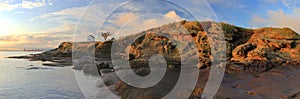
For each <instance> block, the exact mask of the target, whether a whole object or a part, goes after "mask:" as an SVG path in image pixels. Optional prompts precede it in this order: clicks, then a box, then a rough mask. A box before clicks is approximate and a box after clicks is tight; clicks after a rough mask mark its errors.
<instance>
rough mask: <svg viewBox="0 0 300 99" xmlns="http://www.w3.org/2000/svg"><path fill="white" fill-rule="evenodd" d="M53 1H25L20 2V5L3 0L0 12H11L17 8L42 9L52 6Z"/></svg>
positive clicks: (0, 3) (12, 0)
mask: <svg viewBox="0 0 300 99" xmlns="http://www.w3.org/2000/svg"><path fill="white" fill-rule="evenodd" d="M53 2H54V0H40V1H39V0H36V1H25V0H22V1H21V2H20V3H16V1H14V0H3V1H1V2H0V12H2V11H13V10H15V9H18V8H23V9H34V8H38V7H43V6H46V5H52V3H53Z"/></svg>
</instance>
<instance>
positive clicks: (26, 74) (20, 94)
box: [0, 51, 97, 99]
mask: <svg viewBox="0 0 300 99" xmlns="http://www.w3.org/2000/svg"><path fill="white" fill-rule="evenodd" d="M34 53H39V52H24V51H0V98H1V99H8V98H10V99H11V98H13V99H28V98H29V99H31V98H52V99H53V98H56V99H70V98H73V99H78V98H80V99H82V98H85V96H84V94H83V93H82V91H81V90H80V87H79V85H78V83H77V80H76V75H77V76H78V75H80V76H81V79H82V78H83V79H93V77H91V76H89V75H84V74H83V73H82V72H81V71H74V70H73V69H72V66H67V67H47V66H43V65H42V62H41V61H29V60H26V59H10V58H5V57H8V56H20V55H28V54H34ZM32 67H38V69H32ZM75 73H77V74H76V75H75ZM89 86H92V87H95V88H96V87H97V85H94V86H93V85H89Z"/></svg>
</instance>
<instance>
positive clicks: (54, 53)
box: [24, 21, 300, 99]
mask: <svg viewBox="0 0 300 99" xmlns="http://www.w3.org/2000/svg"><path fill="white" fill-rule="evenodd" d="M218 24H219V25H221V26H222V30H220V29H219V28H217V26H216V25H218ZM207 31H210V32H211V33H209V34H208V32H207ZM218 31H223V35H224V37H220V36H219V35H221V34H218ZM209 37H210V38H209ZM132 38H135V39H132ZM218 39H224V40H225V41H226V50H227V52H226V56H227V60H228V64H227V68H226V76H227V78H226V77H225V79H226V80H225V81H227V80H228V82H234V81H236V80H240V79H247V80H249V81H253V82H255V83H257V82H256V81H255V79H259V77H260V76H263V77H266V79H268V78H267V77H268V76H265V75H266V73H269V72H270V71H272V72H271V73H272V74H273V73H274V71H275V72H278V71H280V69H282V68H287V69H291V68H292V69H296V68H298V67H299V66H300V36H299V34H297V33H296V32H294V31H293V30H291V29H289V28H271V27H269V28H261V29H246V28H242V27H237V26H233V25H230V24H226V23H216V22H196V21H180V22H178V23H170V24H166V25H163V26H161V27H157V28H153V29H149V30H146V31H142V32H140V33H137V34H134V35H129V36H126V37H123V38H120V39H118V40H115V41H106V42H81V43H71V42H64V43H62V44H60V45H59V47H58V48H56V49H53V50H50V51H46V52H44V53H41V54H36V55H32V56H24V58H30V59H32V60H42V61H56V62H58V60H62V59H65V60H64V61H63V62H70V63H72V60H73V63H76V64H73V65H74V69H77V70H83V72H85V73H88V74H96V75H97V74H99V73H100V75H101V73H104V72H113V71H115V70H114V68H113V67H114V66H113V64H112V62H111V54H119V55H121V56H122V55H124V56H126V55H129V57H128V58H129V59H128V61H129V63H130V65H131V69H133V71H134V72H135V73H136V74H138V75H140V76H146V75H148V74H149V73H150V72H151V71H150V70H149V66H148V65H149V61H148V60H149V59H150V58H151V56H153V55H155V54H159V55H161V56H163V57H164V58H165V60H166V62H167V68H168V70H167V73H166V76H165V77H164V79H163V80H162V81H161V82H160V83H158V84H157V85H156V86H154V87H152V88H147V89H142V88H135V87H133V86H130V85H128V84H126V83H125V82H123V81H121V80H120V81H118V82H117V83H115V90H116V91H117V92H118V93H119V95H121V96H122V98H126V99H127V98H136V99H139V98H149V99H155V98H161V97H163V96H164V95H166V94H167V93H168V92H169V91H170V90H172V88H173V87H174V85H175V84H176V81H177V80H178V79H176V78H177V77H179V74H180V72H178V71H180V69H179V68H180V66H181V60H190V59H192V58H194V57H186V59H181V57H180V56H191V55H195V54H196V55H198V56H199V57H196V58H197V59H199V61H200V62H199V63H198V64H197V65H198V68H200V69H201V72H200V74H203V75H202V76H201V77H200V78H199V79H200V80H199V83H201V81H206V80H207V79H206V78H207V76H208V71H209V69H210V66H211V64H212V63H211V60H212V59H213V58H214V57H213V56H212V52H211V51H212V48H213V46H214V45H210V44H217V43H211V42H215V41H216V40H218ZM176 40H180V42H177V41H176ZM128 42H132V44H130V45H127V43H128ZM113 43H117V44H118V45H120V46H121V47H124V46H125V47H126V48H125V49H124V51H122V52H121V53H114V52H111V51H112V48H111V47H112V45H113ZM192 46H195V49H191V48H193V47H192ZM121 47H120V48H121ZM190 50H196V52H192V51H190ZM91 51H93V52H95V54H94V55H86V54H85V53H86V52H88V53H90V52H91ZM182 52H183V53H184V54H182ZM72 56H73V59H72V58H71V57H72ZM122 58H124V57H122ZM125 58H127V57H125ZM91 59H94V60H95V61H94V60H91ZM74 60H75V61H74ZM280 72H281V71H280ZM275 74H276V73H275ZM284 74H287V75H288V73H284ZM245 75H246V76H247V77H246V76H245ZM239 76H241V77H240V78H239V79H236V77H239ZM248 76H249V77H248ZM252 76H254V77H255V79H254V78H252ZM248 78H249V79H248ZM253 79H254V80H253ZM170 82H171V83H170ZM241 82H242V81H241ZM259 84H262V85H264V84H265V83H263V82H259ZM259 84H258V85H259ZM202 87H203V86H200V84H199V85H198V86H197V88H196V89H194V92H193V93H192V96H191V98H197V97H199V95H201V93H202V92H203V88H202ZM237 88H239V85H234V87H230V88H228V87H226V88H225V89H230V90H235V89H237ZM241 89H242V88H241ZM235 91H236V90H235ZM242 94H247V95H252V96H257V95H258V94H259V93H257V92H254V91H253V92H252V91H246V92H242ZM235 95H236V93H235ZM247 95H246V96H247ZM242 96H243V95H242ZM293 96H294V95H293ZM296 96H297V97H298V96H299V95H298V93H297V94H296Z"/></svg>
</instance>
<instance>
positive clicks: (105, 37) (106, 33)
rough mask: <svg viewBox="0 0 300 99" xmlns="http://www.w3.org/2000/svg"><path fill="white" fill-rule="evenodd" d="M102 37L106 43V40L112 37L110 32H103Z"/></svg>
mask: <svg viewBox="0 0 300 99" xmlns="http://www.w3.org/2000/svg"><path fill="white" fill-rule="evenodd" d="M101 36H102V37H103V38H104V40H105V41H106V39H107V38H108V37H109V36H110V33H109V32H101Z"/></svg>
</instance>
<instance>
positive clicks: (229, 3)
mask: <svg viewBox="0 0 300 99" xmlns="http://www.w3.org/2000/svg"><path fill="white" fill-rule="evenodd" d="M199 1H201V0H199ZM207 1H208V2H209V3H210V4H216V5H219V6H221V7H226V8H244V7H246V6H245V5H244V4H241V0H207Z"/></svg>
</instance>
